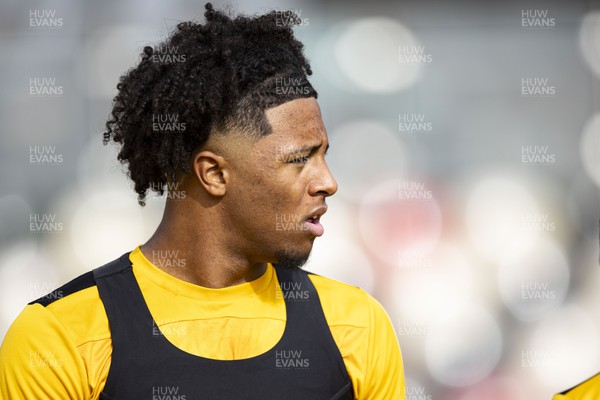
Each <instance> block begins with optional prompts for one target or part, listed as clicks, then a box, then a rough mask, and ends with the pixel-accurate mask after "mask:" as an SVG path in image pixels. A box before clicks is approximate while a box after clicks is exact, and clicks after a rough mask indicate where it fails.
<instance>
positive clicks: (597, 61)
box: [579, 11, 600, 77]
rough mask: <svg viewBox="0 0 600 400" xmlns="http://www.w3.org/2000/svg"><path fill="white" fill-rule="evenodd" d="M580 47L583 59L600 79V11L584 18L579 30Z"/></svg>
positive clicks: (590, 13)
mask: <svg viewBox="0 0 600 400" xmlns="http://www.w3.org/2000/svg"><path fill="white" fill-rule="evenodd" d="M579 46H580V48H581V53H582V54H583V59H584V60H585V61H586V62H587V64H588V66H589V67H590V68H591V69H592V71H593V72H594V73H595V74H596V75H597V76H598V77H600V11H591V12H589V13H587V14H586V15H585V17H583V20H582V21H581V27H580V28H579Z"/></svg>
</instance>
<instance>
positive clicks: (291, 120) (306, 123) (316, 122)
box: [265, 97, 327, 144]
mask: <svg viewBox="0 0 600 400" xmlns="http://www.w3.org/2000/svg"><path fill="white" fill-rule="evenodd" d="M265 115H266V117H267V120H268V121H269V123H270V124H271V128H272V129H273V133H272V134H271V135H268V136H274V138H273V139H275V138H278V139H281V140H282V139H288V140H290V141H294V142H295V141H300V140H302V141H308V140H310V141H313V142H316V144H319V143H321V141H323V140H326V137H327V132H326V131H325V126H324V125H323V119H322V118H321V110H320V109H319V104H318V103H317V100H316V99H315V98H314V97H309V98H302V99H296V100H292V101H289V102H287V103H284V104H281V105H279V106H277V107H273V108H270V109H268V110H267V111H266V112H265ZM268 136H267V137H268Z"/></svg>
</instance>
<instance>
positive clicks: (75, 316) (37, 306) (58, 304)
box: [15, 267, 110, 347]
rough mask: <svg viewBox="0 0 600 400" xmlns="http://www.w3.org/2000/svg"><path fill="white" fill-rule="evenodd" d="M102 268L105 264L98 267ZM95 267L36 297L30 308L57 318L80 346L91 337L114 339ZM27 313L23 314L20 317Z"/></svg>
mask: <svg viewBox="0 0 600 400" xmlns="http://www.w3.org/2000/svg"><path fill="white" fill-rule="evenodd" d="M100 268H103V267H98V268H96V270H99V269H100ZM94 271H95V270H91V271H88V272H86V273H84V274H82V275H80V276H78V277H76V278H74V279H72V280H71V281H69V282H67V283H66V284H64V285H62V286H60V287H59V288H57V289H55V290H53V291H52V292H50V293H48V294H46V295H45V296H42V297H40V298H39V299H37V300H34V301H32V302H31V303H29V304H28V305H27V307H26V310H27V309H28V308H31V309H34V310H36V311H35V312H37V313H43V314H45V315H47V318H52V319H53V320H55V321H56V322H57V323H58V324H60V325H61V327H62V329H63V330H64V331H65V333H66V334H67V335H68V336H69V338H70V340H71V341H72V343H73V345H74V346H76V347H79V346H81V345H84V344H85V343H87V342H91V341H98V340H103V339H110V328H109V325H108V318H107V316H106V311H105V309H104V305H103V303H102V300H101V299H100V294H99V292H98V287H97V286H96V281H95V279H94ZM24 317H25V316H19V318H18V319H17V320H19V319H22V318H24ZM15 322H17V321H15Z"/></svg>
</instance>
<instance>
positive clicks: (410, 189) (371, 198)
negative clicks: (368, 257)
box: [359, 179, 442, 267]
mask: <svg viewBox="0 0 600 400" xmlns="http://www.w3.org/2000/svg"><path fill="white" fill-rule="evenodd" d="M359 224H360V233H361V235H362V237H363V240H364V242H365V243H366V244H367V246H368V248H369V250H371V252H372V253H373V255H374V256H376V257H377V258H379V259H380V260H381V261H382V262H384V263H386V264H388V265H391V266H395V267H405V266H408V267H410V266H411V265H412V264H413V263H414V262H415V260H416V261H419V260H421V259H422V258H423V257H427V256H428V254H429V252H431V250H432V249H433V248H434V247H435V245H436V244H437V242H438V240H439V237H440V234H441V229H442V213H441V210H440V207H439V205H438V202H437V200H436V199H435V197H434V195H433V191H432V190H431V188H430V187H428V185H427V183H426V182H423V181H420V182H419V181H412V180H399V179H393V180H389V181H384V182H381V183H379V184H376V185H375V186H373V187H371V188H370V189H369V191H368V192H367V193H366V194H365V196H364V198H363V201H362V203H361V206H360V211H359Z"/></svg>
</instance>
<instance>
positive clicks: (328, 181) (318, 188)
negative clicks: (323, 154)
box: [309, 160, 338, 197]
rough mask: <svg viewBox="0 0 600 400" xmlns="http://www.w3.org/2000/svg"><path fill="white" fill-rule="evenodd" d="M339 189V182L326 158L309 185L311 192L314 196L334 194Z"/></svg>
mask: <svg viewBox="0 0 600 400" xmlns="http://www.w3.org/2000/svg"><path fill="white" fill-rule="evenodd" d="M337 190H338V184H337V181H336V180H335V178H334V177H333V175H332V174H331V171H330V170H329V166H327V163H326V162H325V160H323V162H322V163H321V167H320V168H319V169H318V172H317V174H316V175H315V177H314V179H313V180H312V181H311V183H310V185H309V194H310V195H312V196H318V195H321V196H325V197H329V196H333V195H334V194H335V192H337Z"/></svg>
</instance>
